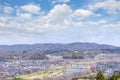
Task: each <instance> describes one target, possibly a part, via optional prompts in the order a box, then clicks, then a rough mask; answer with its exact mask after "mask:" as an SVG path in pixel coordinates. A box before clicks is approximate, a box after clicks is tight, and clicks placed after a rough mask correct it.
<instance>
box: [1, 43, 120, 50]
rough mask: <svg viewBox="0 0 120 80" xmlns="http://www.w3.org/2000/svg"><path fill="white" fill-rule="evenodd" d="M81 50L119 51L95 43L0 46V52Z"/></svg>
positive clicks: (109, 46)
mask: <svg viewBox="0 0 120 80" xmlns="http://www.w3.org/2000/svg"><path fill="white" fill-rule="evenodd" d="M83 49H120V47H116V46H112V45H106V44H96V43H80V42H76V43H69V44H60V43H56V44H55V43H46V44H32V45H28V44H18V45H0V50H4V51H6V50H7V51H24V50H32V51H33V50H34V51H40V52H45V51H67V50H68V51H72V50H83Z"/></svg>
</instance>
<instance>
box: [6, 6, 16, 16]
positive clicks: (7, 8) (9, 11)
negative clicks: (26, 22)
mask: <svg viewBox="0 0 120 80" xmlns="http://www.w3.org/2000/svg"><path fill="white" fill-rule="evenodd" d="M13 10H14V9H13V8H11V7H9V6H4V13H8V14H9V13H12V11H13Z"/></svg>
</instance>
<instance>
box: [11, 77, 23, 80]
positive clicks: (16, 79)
mask: <svg viewBox="0 0 120 80" xmlns="http://www.w3.org/2000/svg"><path fill="white" fill-rule="evenodd" d="M13 80H24V79H22V78H16V77H15V78H13Z"/></svg>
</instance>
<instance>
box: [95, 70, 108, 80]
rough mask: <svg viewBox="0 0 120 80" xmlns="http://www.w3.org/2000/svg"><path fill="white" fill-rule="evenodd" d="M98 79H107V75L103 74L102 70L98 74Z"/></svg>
mask: <svg viewBox="0 0 120 80" xmlns="http://www.w3.org/2000/svg"><path fill="white" fill-rule="evenodd" d="M96 80H106V79H105V76H104V75H103V73H102V71H99V72H98V73H97V75H96Z"/></svg>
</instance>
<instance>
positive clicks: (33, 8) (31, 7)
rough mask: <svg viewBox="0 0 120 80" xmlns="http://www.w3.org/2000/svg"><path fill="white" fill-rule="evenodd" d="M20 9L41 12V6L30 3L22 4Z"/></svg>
mask: <svg viewBox="0 0 120 80" xmlns="http://www.w3.org/2000/svg"><path fill="white" fill-rule="evenodd" d="M20 9H22V10H23V11H26V12H29V13H39V11H40V9H41V8H40V6H37V5H33V4H28V5H24V6H21V7H20Z"/></svg>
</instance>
